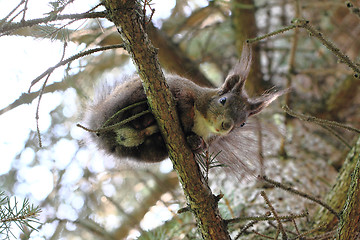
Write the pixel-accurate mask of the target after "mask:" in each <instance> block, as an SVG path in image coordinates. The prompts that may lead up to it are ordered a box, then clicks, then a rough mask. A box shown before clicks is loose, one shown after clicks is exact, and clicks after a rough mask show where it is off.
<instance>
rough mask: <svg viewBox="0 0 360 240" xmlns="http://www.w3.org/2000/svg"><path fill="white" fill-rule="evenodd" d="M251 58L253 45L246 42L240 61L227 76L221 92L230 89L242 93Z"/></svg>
mask: <svg viewBox="0 0 360 240" xmlns="http://www.w3.org/2000/svg"><path fill="white" fill-rule="evenodd" d="M251 60H252V53H251V47H250V45H248V44H244V46H243V49H242V52H241V58H240V61H239V62H238V63H237V64H236V65H235V67H234V68H233V70H232V71H231V72H230V73H229V75H228V76H227V77H226V79H225V82H224V84H223V85H222V87H221V90H220V92H221V93H226V92H230V91H232V92H238V93H240V92H241V91H242V89H243V87H244V84H245V81H246V78H247V77H248V75H249V72H250V66H251Z"/></svg>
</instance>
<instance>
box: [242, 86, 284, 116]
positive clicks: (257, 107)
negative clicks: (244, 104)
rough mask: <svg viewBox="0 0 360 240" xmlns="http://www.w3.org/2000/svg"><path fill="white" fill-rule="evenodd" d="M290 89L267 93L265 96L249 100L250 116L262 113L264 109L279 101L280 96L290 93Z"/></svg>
mask: <svg viewBox="0 0 360 240" xmlns="http://www.w3.org/2000/svg"><path fill="white" fill-rule="evenodd" d="M289 91H290V89H285V90H281V91H277V92H272V93H267V94H264V95H263V96H260V97H258V98H254V99H249V104H250V107H249V110H248V113H249V116H251V115H254V114H257V113H258V112H260V111H262V110H263V109H264V108H266V107H267V106H268V105H269V104H270V103H271V102H272V101H274V100H275V99H277V98H278V97H279V96H281V95H283V94H285V93H288V92H289Z"/></svg>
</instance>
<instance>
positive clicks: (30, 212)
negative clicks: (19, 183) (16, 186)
mask: <svg viewBox="0 0 360 240" xmlns="http://www.w3.org/2000/svg"><path fill="white" fill-rule="evenodd" d="M40 212H41V209H40V208H39V207H38V206H36V207H35V206H34V205H32V204H30V203H29V200H28V199H24V201H23V202H22V203H20V202H18V200H17V199H16V198H15V197H14V199H13V201H11V199H10V197H8V196H6V195H5V193H4V192H0V237H4V236H5V238H9V237H10V235H12V236H14V234H13V232H12V231H13V227H12V224H15V225H16V226H17V227H18V228H19V229H20V230H21V231H22V232H23V233H24V234H27V233H29V229H30V230H31V231H32V230H36V228H35V227H34V226H33V225H34V224H36V225H37V224H40V222H39V221H38V218H37V217H38V215H39V213H40ZM36 231H37V230H36ZM14 237H15V236H14Z"/></svg>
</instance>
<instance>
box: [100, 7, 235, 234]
mask: <svg viewBox="0 0 360 240" xmlns="http://www.w3.org/2000/svg"><path fill="white" fill-rule="evenodd" d="M105 7H106V9H107V10H108V13H109V15H108V18H109V19H110V20H111V21H112V22H114V24H115V25H116V26H117V28H118V31H119V33H120V35H121V37H122V39H123V41H124V43H125V44H126V47H127V50H128V52H129V53H130V54H131V56H132V59H133V61H134V63H135V65H136V66H137V70H138V73H139V75H140V77H141V79H142V81H143V86H144V89H145V93H146V95H147V97H148V103H149V105H150V108H151V111H152V113H153V114H154V116H155V118H156V119H157V122H158V125H159V127H160V130H161V133H162V134H163V137H164V139H165V142H166V145H167V147H168V151H169V156H170V159H171V160H172V162H173V165H174V168H175V170H176V171H177V173H178V175H179V179H180V183H181V185H182V187H183V190H184V193H185V195H186V199H187V202H188V206H189V209H190V211H191V212H192V213H193V214H194V215H195V218H196V222H197V225H198V228H199V230H200V232H201V234H202V237H203V238H204V239H214V240H215V239H217V240H219V239H230V236H229V234H228V231H227V228H226V224H225V223H224V221H223V219H222V218H221V216H220V213H219V210H218V205H217V204H218V199H217V197H216V196H214V195H213V194H212V192H211V190H210V188H209V186H208V185H207V183H206V181H205V180H204V177H203V176H202V174H201V172H200V171H199V167H198V165H197V163H196V162H195V160H194V157H193V154H192V152H191V150H190V149H189V147H188V145H187V143H186V141H185V138H184V134H183V132H182V130H181V128H180V125H179V120H178V116H177V113H176V111H175V104H174V101H173V99H172V96H171V93H170V91H169V89H168V88H167V85H166V82H165V78H164V75H163V73H162V71H161V66H160V64H159V62H158V59H157V49H155V48H154V47H153V45H152V44H151V43H150V40H149V38H148V36H147V34H146V33H145V31H144V27H145V26H146V23H145V21H146V20H144V16H142V14H144V13H143V11H142V9H141V8H140V6H139V5H138V3H137V1H133V0H106V1H105Z"/></svg>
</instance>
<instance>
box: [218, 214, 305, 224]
mask: <svg viewBox="0 0 360 240" xmlns="http://www.w3.org/2000/svg"><path fill="white" fill-rule="evenodd" d="M308 214H309V213H307V212H303V213H301V214H292V215H289V216H278V219H281V220H293V219H296V218H302V217H306V216H307V215H308ZM249 220H253V221H274V220H276V219H275V217H270V216H268V215H265V216H243V217H237V218H232V219H228V220H225V223H226V224H233V223H237V222H240V221H249Z"/></svg>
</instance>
